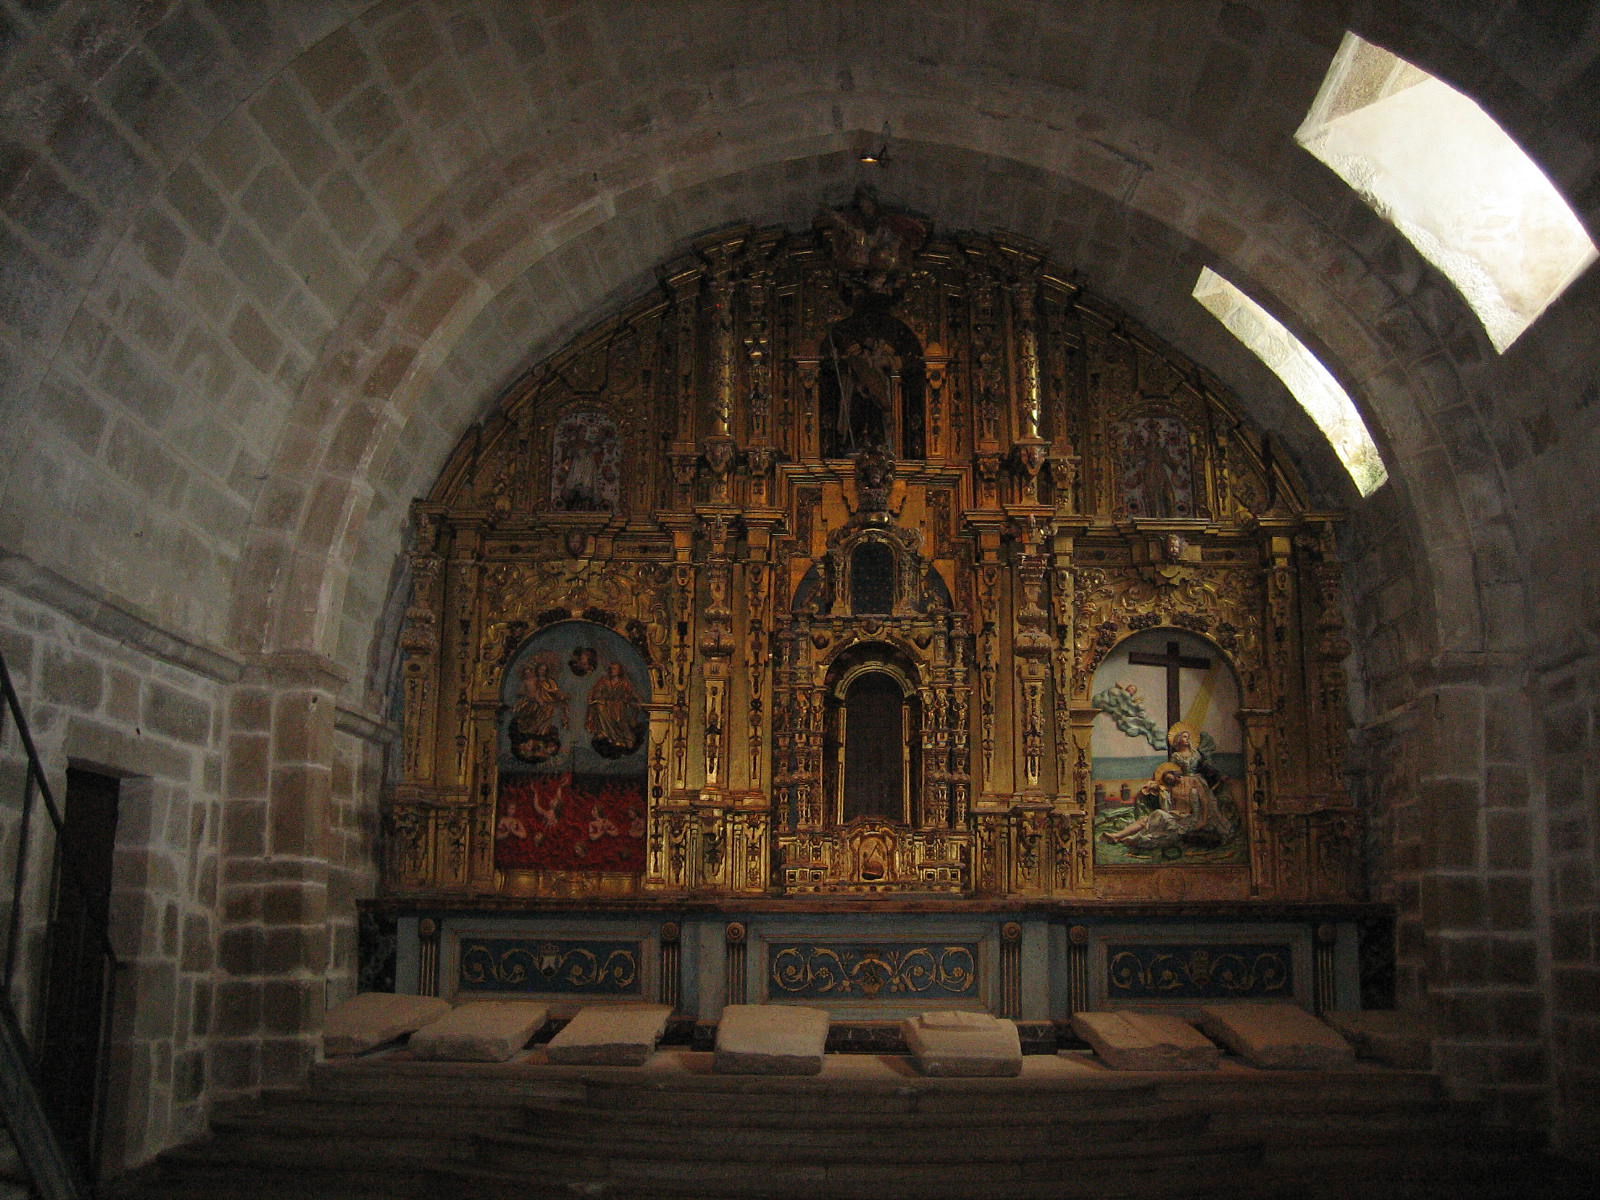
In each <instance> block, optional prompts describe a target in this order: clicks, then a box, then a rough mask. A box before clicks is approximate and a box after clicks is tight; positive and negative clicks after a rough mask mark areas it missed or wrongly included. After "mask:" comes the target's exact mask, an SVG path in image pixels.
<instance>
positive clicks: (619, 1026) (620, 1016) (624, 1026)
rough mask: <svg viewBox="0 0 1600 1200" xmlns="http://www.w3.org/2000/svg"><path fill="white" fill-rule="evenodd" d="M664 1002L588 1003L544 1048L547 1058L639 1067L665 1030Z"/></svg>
mask: <svg viewBox="0 0 1600 1200" xmlns="http://www.w3.org/2000/svg"><path fill="white" fill-rule="evenodd" d="M671 1016H672V1009H671V1008H670V1007H668V1006H667V1005H665V1004H591V1005H589V1006H587V1007H585V1008H580V1009H579V1010H578V1015H577V1016H575V1017H573V1018H572V1020H570V1021H568V1022H567V1025H566V1028H564V1029H563V1030H562V1031H561V1032H560V1033H558V1034H556V1035H555V1037H553V1038H551V1039H550V1044H549V1045H548V1046H546V1047H545V1049H546V1051H547V1052H548V1054H549V1057H550V1061H551V1062H553V1063H561V1064H565V1065H569V1066H584V1067H642V1066H643V1065H644V1064H645V1063H647V1062H649V1061H650V1056H651V1055H652V1054H654V1053H655V1052H656V1043H657V1042H659V1041H660V1040H661V1035H662V1034H663V1033H665V1032H666V1031H667V1019H668V1018H669V1017H671Z"/></svg>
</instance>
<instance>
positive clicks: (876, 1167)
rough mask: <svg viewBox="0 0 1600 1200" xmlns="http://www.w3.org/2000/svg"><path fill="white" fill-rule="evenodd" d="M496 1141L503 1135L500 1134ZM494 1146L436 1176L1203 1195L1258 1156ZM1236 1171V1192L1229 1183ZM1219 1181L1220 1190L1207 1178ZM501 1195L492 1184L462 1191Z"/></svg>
mask: <svg viewBox="0 0 1600 1200" xmlns="http://www.w3.org/2000/svg"><path fill="white" fill-rule="evenodd" d="M495 1140H496V1141H498V1140H499V1139H495ZM489 1149H494V1150H495V1151H496V1152H495V1153H491V1154H488V1155H486V1156H485V1157H481V1158H480V1159H478V1160H477V1161H475V1162H474V1163H471V1164H448V1165H446V1166H443V1167H441V1168H439V1169H438V1170H436V1171H435V1172H434V1174H436V1175H439V1176H441V1178H444V1179H455V1180H458V1181H460V1180H466V1179H472V1180H474V1181H476V1182H477V1183H478V1184H482V1183H484V1182H486V1181H488V1180H492V1179H495V1178H499V1179H503V1180H506V1181H513V1182H514V1181H525V1180H527V1179H528V1178H529V1177H530V1176H532V1175H533V1174H534V1173H537V1177H538V1178H539V1179H541V1180H542V1181H543V1182H544V1183H545V1184H546V1185H547V1186H548V1185H549V1184H550V1183H554V1182H558V1181H559V1182H564V1183H565V1184H566V1185H567V1186H568V1187H569V1188H570V1189H571V1192H570V1193H569V1194H577V1195H597V1196H607V1197H611V1196H633V1195H641V1196H645V1195H647V1196H701V1197H713V1196H750V1197H774V1196H794V1197H801V1196H805V1197H812V1198H815V1197H819V1196H826V1197H829V1200H856V1198H858V1197H859V1198H861V1200H868V1198H871V1200H883V1198H884V1197H899V1196H907V1197H911V1196H915V1197H917V1198H919V1200H942V1198H944V1197H969V1198H970V1197H979V1196H982V1197H995V1198H999V1197H1005V1198H1008V1200H1013V1198H1014V1200H1031V1198H1032V1197H1046V1196H1078V1195H1082V1196H1095V1197H1100V1198H1110V1197H1119V1196H1130V1197H1131V1196H1140V1197H1156V1196H1160V1197H1168V1196H1170V1197H1199V1196H1202V1195H1204V1196H1209V1195H1216V1196H1223V1195H1230V1194H1231V1195H1235V1196H1237V1195H1238V1194H1239V1186H1238V1180H1239V1177H1240V1175H1241V1174H1245V1175H1247V1174H1248V1172H1249V1171H1250V1170H1251V1169H1252V1168H1253V1166H1254V1164H1255V1162H1256V1161H1257V1158H1258V1147H1257V1146H1256V1145H1255V1144H1254V1143H1251V1142H1248V1141H1243V1142H1237V1141H1232V1140H1225V1139H1217V1138H1200V1139H1195V1138H1170V1139H1169V1138H1150V1139H1147V1140H1146V1141H1144V1142H1140V1143H1137V1144H1128V1143H1103V1144H1101V1145H1098V1146H1085V1147H1082V1148H1080V1152H1079V1153H1078V1154H1075V1155H1066V1154H1063V1155H1060V1156H1056V1157H1052V1158H1049V1159H1044V1158H1039V1157H1033V1158H1029V1159H1016V1158H1012V1159H1010V1160H1002V1161H972V1160H968V1161H966V1162H959V1163H898V1162H895V1163H873V1162H855V1161H851V1162H843V1163H840V1162H834V1161H827V1162H816V1161H812V1162H803V1163H792V1162H781V1163H770V1164H764V1165H763V1164H757V1163H745V1162H729V1161H726V1160H714V1159H709V1158H706V1157H700V1158H696V1159H689V1160H655V1161H649V1162H641V1161H636V1160H630V1159H626V1158H615V1157H610V1156H605V1155H599V1154H590V1155H588V1156H586V1157H581V1158H573V1159H568V1160H560V1161H552V1160H551V1159H549V1158H548V1157H545V1156H542V1155H535V1156H532V1157H522V1156H520V1155H518V1154H516V1153H511V1152H500V1151H502V1150H504V1149H505V1148H503V1147H490V1148H489ZM1230 1177H1231V1178H1232V1179H1233V1184H1232V1191H1231V1192H1230V1191H1229V1190H1228V1189H1226V1188H1224V1187H1222V1186H1221V1182H1222V1181H1223V1180H1225V1179H1228V1178H1230ZM1210 1181H1216V1182H1217V1183H1218V1186H1217V1187H1216V1188H1215V1189H1214V1190H1213V1189H1210V1188H1208V1187H1206V1186H1205V1184H1206V1183H1207V1182H1210ZM459 1194H462V1195H467V1194H470V1195H472V1196H474V1197H478V1196H493V1195H496V1194H506V1195H508V1194H510V1193H509V1192H501V1193H496V1192H493V1191H487V1190H478V1189H477V1188H474V1190H473V1191H471V1192H470V1193H469V1192H465V1191H463V1192H461V1193H459Z"/></svg>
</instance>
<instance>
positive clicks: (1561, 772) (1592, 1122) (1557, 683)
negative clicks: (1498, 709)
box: [1530, 654, 1600, 1162]
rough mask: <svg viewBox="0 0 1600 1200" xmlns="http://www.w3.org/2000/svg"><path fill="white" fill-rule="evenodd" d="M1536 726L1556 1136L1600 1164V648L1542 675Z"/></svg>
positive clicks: (1550, 669) (1533, 736)
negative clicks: (1541, 769) (1599, 865)
mask: <svg viewBox="0 0 1600 1200" xmlns="http://www.w3.org/2000/svg"><path fill="white" fill-rule="evenodd" d="M1530 732H1531V741H1532V743H1533V744H1534V745H1535V746H1536V747H1538V749H1539V751H1540V752H1541V754H1542V755H1543V757H1544V761H1545V769H1546V776H1545V780H1546V782H1545V788H1546V797H1547V801H1546V806H1545V807H1546V820H1547V822H1548V824H1547V836H1548V847H1549V848H1548V855H1549V906H1550V985H1551V986H1550V1008H1551V1012H1550V1022H1551V1034H1552V1036H1551V1039H1550V1047H1551V1049H1550V1052H1551V1055H1552V1056H1553V1058H1554V1060H1555V1084H1556V1102H1557V1105H1558V1114H1559V1116H1558V1120H1559V1126H1560V1127H1559V1130H1558V1133H1559V1136H1560V1138H1561V1141H1562V1143H1563V1144H1564V1145H1565V1146H1567V1147H1569V1148H1570V1149H1571V1150H1572V1151H1573V1152H1575V1153H1581V1154H1583V1155H1585V1156H1586V1157H1588V1158H1589V1159H1591V1160H1593V1161H1597V1162H1600V887H1597V881H1596V878H1595V875H1596V861H1597V854H1600V655H1595V654H1587V655H1582V656H1578V657H1574V658H1571V659H1569V660H1567V661H1564V662H1561V663H1559V664H1556V665H1552V666H1551V667H1550V668H1548V669H1547V670H1546V671H1544V672H1543V674H1542V677H1541V679H1540V686H1539V690H1538V721H1537V722H1536V724H1535V727H1534V729H1533V730H1532V731H1530Z"/></svg>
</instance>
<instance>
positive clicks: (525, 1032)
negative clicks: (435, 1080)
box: [407, 1000, 550, 1062]
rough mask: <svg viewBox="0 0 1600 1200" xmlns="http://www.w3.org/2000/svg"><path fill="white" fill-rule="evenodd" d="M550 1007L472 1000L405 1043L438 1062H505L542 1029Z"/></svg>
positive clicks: (418, 1032)
mask: <svg viewBox="0 0 1600 1200" xmlns="http://www.w3.org/2000/svg"><path fill="white" fill-rule="evenodd" d="M549 1011H550V1010H549V1009H547V1008H546V1007H545V1006H544V1005H543V1004H529V1003H528V1002H527V1001H523V1000H474V1001H470V1002H468V1003H466V1004H463V1005H461V1006H460V1007H458V1008H453V1009H451V1010H450V1011H449V1012H447V1013H445V1015H444V1016H442V1017H440V1018H439V1019H438V1020H437V1021H434V1022H432V1023H431V1024H428V1025H424V1026H423V1027H422V1028H421V1029H419V1030H417V1031H416V1032H415V1033H413V1034H412V1035H411V1040H410V1042H408V1043H407V1045H408V1046H409V1047H410V1049H411V1053H412V1054H414V1055H416V1057H418V1058H422V1059H432V1060H436V1061H439V1062H505V1061H506V1060H507V1059H509V1058H511V1057H513V1056H514V1055H515V1054H516V1053H517V1051H519V1050H521V1049H522V1048H523V1047H524V1046H526V1045H527V1044H528V1043H529V1042H530V1041H531V1040H532V1039H533V1035H534V1034H536V1033H538V1032H539V1030H540V1029H541V1028H543V1026H544V1023H545V1018H546V1017H547V1016H549Z"/></svg>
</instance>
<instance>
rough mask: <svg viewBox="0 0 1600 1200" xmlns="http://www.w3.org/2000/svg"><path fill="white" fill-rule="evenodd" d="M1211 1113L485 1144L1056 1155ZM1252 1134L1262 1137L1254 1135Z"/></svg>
mask: <svg viewBox="0 0 1600 1200" xmlns="http://www.w3.org/2000/svg"><path fill="white" fill-rule="evenodd" d="M1206 1126H1207V1119H1206V1115H1205V1114H1204V1113H1202V1112H1199V1111H1194V1110H1191V1111H1184V1112H1180V1113H1177V1114H1167V1115H1164V1116H1156V1115H1155V1114H1153V1113H1145V1114H1137V1115H1134V1114H1128V1115H1126V1116H1125V1117H1124V1118H1123V1119H1120V1120H1116V1119H1106V1120H1095V1121H1083V1122H1072V1123H1067V1124H1051V1123H1048V1122H1040V1123H1038V1124H1034V1125H1029V1126H1021V1127H1006V1126H997V1125H993V1124H990V1125H987V1126H983V1127H975V1126H969V1127H967V1128H962V1127H960V1126H958V1125H956V1124H954V1123H952V1124H950V1125H941V1126H938V1127H936V1128H932V1129H927V1128H918V1127H915V1126H902V1127H893V1126H885V1125H872V1126H863V1127H857V1128H850V1127H848V1126H847V1125H843V1126H841V1125H831V1126H827V1127H823V1128H794V1127H790V1128H784V1127H782V1126H779V1125H770V1126H756V1127H752V1126H749V1125H740V1124H718V1125H716V1126H714V1127H710V1128H705V1129H700V1130H694V1129H690V1128H686V1127H684V1126H681V1125H680V1126H674V1127H672V1128H660V1129H651V1128H648V1127H633V1128H627V1129H620V1128H618V1127H617V1126H616V1125H615V1124H610V1125H607V1124H597V1123H594V1122H592V1121H585V1122H581V1123H580V1122H571V1123H568V1122H562V1123H561V1124H560V1126H559V1127H556V1126H555V1124H554V1123H552V1124H551V1125H548V1126H545V1127H542V1128H534V1129H532V1130H530V1131H528V1132H526V1133H520V1132H512V1133H504V1134H499V1133H493V1134H491V1133H485V1134H483V1135H481V1137H480V1138H479V1144H480V1145H482V1144H484V1143H485V1142H491V1143H493V1144H495V1145H499V1146H512V1145H514V1146H518V1147H522V1148H525V1149H526V1150H528V1152H530V1153H532V1152H535V1151H542V1152H545V1153H548V1154H550V1155H568V1156H572V1155H584V1154H588V1153H592V1152H593V1151H594V1150H595V1146H596V1134H595V1130H596V1129H604V1130H605V1133H604V1137H603V1144H604V1148H605V1150H606V1152H607V1153H608V1154H610V1155H612V1156H617V1157H624V1156H627V1157H637V1158H651V1157H654V1158H670V1159H680V1158H691V1159H697V1158H707V1157H711V1158H723V1159H727V1160H729V1161H739V1162H747V1161H753V1162H786V1161H800V1162H806V1161H815V1160H816V1159H818V1158H819V1157H822V1158H827V1159H828V1160H830V1161H838V1160H842V1161H855V1160H858V1159H862V1160H868V1161H874V1162H901V1163H907V1162H909V1163H916V1162H962V1161H1003V1160H1012V1159H1016V1158H1017V1157H1019V1156H1023V1155H1026V1156H1029V1157H1031V1158H1034V1159H1049V1158H1052V1157H1057V1156H1072V1155H1075V1154H1078V1153H1080V1152H1081V1147H1083V1146H1086V1145H1091V1144H1094V1143H1098V1142H1132V1141H1136V1140H1137V1139H1139V1138H1140V1137H1141V1136H1143V1135H1145V1134H1147V1133H1148V1132H1149V1130H1151V1129H1160V1130H1161V1131H1162V1135H1163V1136H1164V1137H1165V1136H1174V1137H1177V1136H1184V1137H1200V1136H1202V1135H1206V1134H1211V1133H1213V1132H1214V1131H1212V1130H1209V1129H1207V1127H1206ZM1236 1140H1249V1141H1250V1142H1251V1144H1255V1143H1256V1140H1257V1139H1255V1138H1253V1137H1252V1138H1247V1139H1236Z"/></svg>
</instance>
